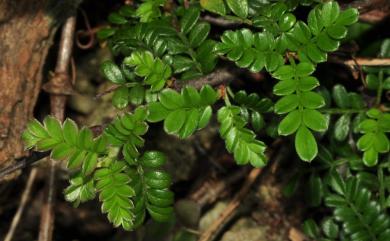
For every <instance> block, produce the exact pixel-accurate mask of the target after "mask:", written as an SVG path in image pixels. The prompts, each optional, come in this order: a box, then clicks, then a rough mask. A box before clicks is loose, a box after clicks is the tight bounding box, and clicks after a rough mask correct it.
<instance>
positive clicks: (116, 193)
mask: <svg viewBox="0 0 390 241" xmlns="http://www.w3.org/2000/svg"><path fill="white" fill-rule="evenodd" d="M125 170H126V165H125V163H124V162H119V161H117V162H114V163H113V164H111V165H110V166H109V167H105V168H100V169H98V170H97V171H96V173H95V176H94V177H95V180H96V188H97V190H98V191H99V200H100V201H101V202H102V212H103V213H107V217H108V220H109V221H110V222H111V223H112V224H113V225H114V226H115V227H118V226H122V227H123V228H124V229H125V230H132V229H133V226H134V216H135V215H134V213H133V209H134V203H133V201H132V200H131V198H132V197H134V196H135V194H136V193H135V190H134V188H133V187H132V186H131V185H130V181H131V179H130V177H129V176H128V175H126V174H125Z"/></svg>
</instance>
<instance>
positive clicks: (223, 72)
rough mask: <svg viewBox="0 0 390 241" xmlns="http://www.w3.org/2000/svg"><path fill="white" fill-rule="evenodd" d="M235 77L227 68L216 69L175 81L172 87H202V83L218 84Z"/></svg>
mask: <svg viewBox="0 0 390 241" xmlns="http://www.w3.org/2000/svg"><path fill="white" fill-rule="evenodd" d="M234 78H235V74H234V73H233V72H232V71H229V70H228V69H226V68H224V69H218V70H216V71H214V72H212V73H210V74H208V75H205V76H202V77H200V78H197V79H192V80H188V81H175V83H174V88H175V89H177V90H180V89H182V88H183V87H184V86H192V87H195V88H196V89H200V88H202V86H204V85H207V84H208V85H211V86H218V85H220V84H223V83H229V82H231V81H232V80H233V79H234Z"/></svg>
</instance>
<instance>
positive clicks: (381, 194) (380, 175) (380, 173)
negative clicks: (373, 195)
mask: <svg viewBox="0 0 390 241" xmlns="http://www.w3.org/2000/svg"><path fill="white" fill-rule="evenodd" d="M378 180H379V202H380V204H381V207H382V208H385V202H386V198H385V183H384V177H383V167H382V166H379V168H378Z"/></svg>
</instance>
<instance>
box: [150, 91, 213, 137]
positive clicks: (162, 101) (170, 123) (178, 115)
mask: <svg viewBox="0 0 390 241" xmlns="http://www.w3.org/2000/svg"><path fill="white" fill-rule="evenodd" d="M216 101H217V92H216V91H215V90H214V89H213V88H211V87H210V86H208V85H206V86H204V87H203V88H202V89H201V90H200V91H197V90H196V89H195V88H193V87H185V88H184V89H182V91H181V93H178V92H176V91H174V90H172V89H165V90H163V91H162V92H161V93H160V95H159V102H154V103H150V104H149V112H150V114H149V116H148V120H149V121H150V122H158V121H162V120H164V130H165V131H166V132H167V133H169V134H175V135H178V136H179V137H180V138H186V137H188V136H190V135H191V134H192V133H194V131H196V130H197V129H201V128H204V127H205V126H206V125H207V124H208V122H209V120H210V118H211V115H212V109H211V106H210V105H212V104H214V103H215V102H216Z"/></svg>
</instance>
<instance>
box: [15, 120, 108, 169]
mask: <svg viewBox="0 0 390 241" xmlns="http://www.w3.org/2000/svg"><path fill="white" fill-rule="evenodd" d="M43 123H44V125H42V124H41V123H40V122H39V121H37V120H32V121H30V122H29V123H28V124H27V129H26V130H25V131H24V133H23V136H22V137H23V140H24V141H25V144H26V146H27V148H33V147H35V148H36V149H37V150H38V151H47V150H51V158H53V159H55V160H66V161H67V166H68V168H71V169H74V168H79V167H81V171H82V173H83V174H84V175H88V174H90V173H92V172H93V170H94V169H95V167H96V165H97V162H98V158H99V157H100V156H102V155H104V153H105V151H106V144H107V140H106V138H105V137H104V136H101V137H98V138H95V139H94V138H93V134H92V131H91V130H90V129H88V128H83V129H81V130H80V131H79V130H78V127H77V125H76V123H74V121H72V120H70V119H67V120H65V122H64V124H63V125H61V123H60V122H59V121H58V120H57V119H56V118H54V117H52V116H48V117H46V118H45V119H44V121H43Z"/></svg>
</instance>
